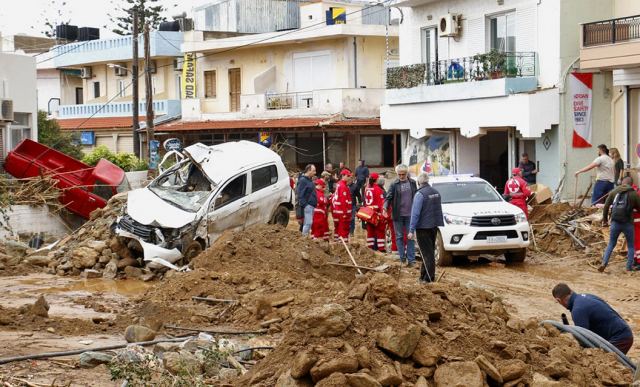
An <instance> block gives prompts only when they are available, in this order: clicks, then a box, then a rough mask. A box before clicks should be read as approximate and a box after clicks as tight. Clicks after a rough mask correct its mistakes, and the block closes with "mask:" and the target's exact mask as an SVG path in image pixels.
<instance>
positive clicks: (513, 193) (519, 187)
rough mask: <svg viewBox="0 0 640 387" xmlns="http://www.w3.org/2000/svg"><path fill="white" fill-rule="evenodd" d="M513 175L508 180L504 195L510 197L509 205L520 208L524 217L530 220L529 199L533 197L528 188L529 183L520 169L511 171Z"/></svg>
mask: <svg viewBox="0 0 640 387" xmlns="http://www.w3.org/2000/svg"><path fill="white" fill-rule="evenodd" d="M511 174H512V175H513V176H512V177H511V179H509V180H507V184H505V185H504V194H505V195H509V197H510V198H511V201H510V202H509V203H511V204H513V205H514V206H516V207H518V208H520V209H521V210H522V211H523V212H524V215H525V216H526V217H527V219H529V210H528V208H527V198H528V197H529V196H531V191H530V190H529V187H527V182H526V181H524V179H523V178H522V171H521V170H520V168H513V169H512V170H511Z"/></svg>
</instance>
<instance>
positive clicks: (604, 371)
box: [574, 363, 640, 386]
mask: <svg viewBox="0 0 640 387" xmlns="http://www.w3.org/2000/svg"><path fill="white" fill-rule="evenodd" d="M595 374H596V375H597V376H598V379H599V380H600V382H602V384H603V385H605V386H626V385H628V383H629V381H628V380H625V377H624V374H622V373H621V372H620V371H619V369H617V368H616V367H612V366H611V364H605V363H600V364H597V365H596V369H595ZM636 375H638V374H637V373H636ZM574 381H575V380H574ZM634 381H635V383H639V382H638V380H637V376H635V377H634ZM639 384H640V383H639ZM634 385H635V384H634Z"/></svg>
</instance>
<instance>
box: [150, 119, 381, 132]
mask: <svg viewBox="0 0 640 387" xmlns="http://www.w3.org/2000/svg"><path fill="white" fill-rule="evenodd" d="M312 128H316V129H327V130H340V129H354V128H361V129H380V119H379V118H370V119H340V118H331V117H313V118H293V117H292V118H278V119H252V120H225V121H219V120H217V121H213V120H206V121H185V120H179V121H174V122H170V123H167V124H162V125H158V126H157V127H156V130H157V131H162V132H191V131H200V132H202V131H224V130H230V129H239V130H242V129H247V130H254V131H259V130H265V129H280V130H283V131H287V130H295V129H312Z"/></svg>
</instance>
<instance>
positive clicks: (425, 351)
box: [411, 337, 442, 367]
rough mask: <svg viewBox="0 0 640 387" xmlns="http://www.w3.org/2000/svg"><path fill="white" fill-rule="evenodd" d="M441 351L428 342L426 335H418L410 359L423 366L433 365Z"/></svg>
mask: <svg viewBox="0 0 640 387" xmlns="http://www.w3.org/2000/svg"><path fill="white" fill-rule="evenodd" d="M441 353H442V352H441V351H440V349H439V348H438V347H437V346H435V345H433V344H429V341H428V339H427V338H426V337H420V340H418V345H417V346H416V349H415V351H413V354H412V355H411V359H412V360H413V361H415V362H416V363H418V364H420V365H421V366H423V367H433V366H435V365H436V364H437V363H438V359H440V356H441Z"/></svg>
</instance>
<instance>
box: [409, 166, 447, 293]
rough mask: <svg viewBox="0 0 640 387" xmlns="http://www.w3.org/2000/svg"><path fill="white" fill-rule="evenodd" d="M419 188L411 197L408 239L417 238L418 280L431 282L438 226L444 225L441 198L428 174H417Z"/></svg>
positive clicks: (433, 272) (434, 271)
mask: <svg viewBox="0 0 640 387" xmlns="http://www.w3.org/2000/svg"><path fill="white" fill-rule="evenodd" d="M418 185H419V186H420V189H419V190H418V192H416V195H415V197H414V198H413V205H412V207H411V222H410V224H409V234H408V235H407V238H408V239H413V238H414V236H415V237H416V238H417V239H418V247H419V249H420V255H422V266H421V268H420V281H421V282H433V281H434V280H435V278H436V261H435V247H436V236H437V235H438V227H442V226H444V222H443V221H442V199H441V198H440V193H439V192H438V191H436V190H435V189H434V188H433V187H431V186H430V185H429V175H427V174H426V173H421V174H420V176H418Z"/></svg>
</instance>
